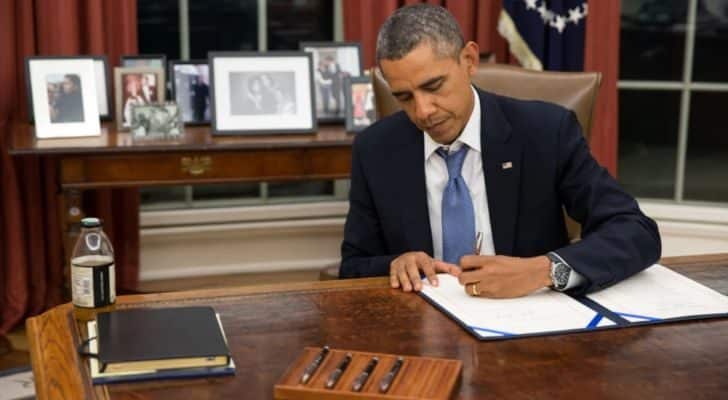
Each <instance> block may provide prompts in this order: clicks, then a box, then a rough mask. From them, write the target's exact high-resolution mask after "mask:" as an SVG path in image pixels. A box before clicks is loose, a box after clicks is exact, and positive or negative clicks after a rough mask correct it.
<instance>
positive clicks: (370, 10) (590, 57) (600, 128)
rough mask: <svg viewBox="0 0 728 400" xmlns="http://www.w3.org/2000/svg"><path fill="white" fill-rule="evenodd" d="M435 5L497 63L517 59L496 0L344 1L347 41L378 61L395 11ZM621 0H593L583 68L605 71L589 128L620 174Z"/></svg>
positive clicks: (602, 156) (594, 144) (603, 157)
mask: <svg viewBox="0 0 728 400" xmlns="http://www.w3.org/2000/svg"><path fill="white" fill-rule="evenodd" d="M423 2H427V3H434V4H440V5H443V6H445V7H446V8H447V9H448V10H450V12H452V14H453V15H454V16H455V18H457V20H458V22H459V23H460V26H461V27H462V29H463V35H465V40H473V41H475V42H476V43H478V45H480V49H481V51H490V52H493V53H495V55H496V60H497V62H499V63H509V62H511V61H512V60H513V58H512V57H510V56H509V54H508V45H507V43H506V41H505V40H504V39H503V38H501V36H500V35H499V34H498V31H497V27H498V16H499V15H500V11H501V2H500V1H496V0H457V1H443V0H429V1H419V0H383V1H379V0H359V1H357V0H348V1H346V2H345V3H344V4H345V6H344V27H345V32H344V33H345V36H346V40H351V41H359V42H361V43H362V53H363V55H364V66H365V67H366V68H369V67H371V66H372V65H373V64H374V54H375V51H376V40H377V32H378V30H379V27H380V26H381V25H382V23H383V22H384V20H385V19H386V18H387V16H389V15H390V14H391V13H392V12H393V11H394V10H395V9H397V8H398V7H401V6H403V5H406V4H413V3H423ZM619 7H620V5H619V1H618V0H603V1H602V0H599V1H590V2H589V16H588V17H587V29H586V38H585V41H584V42H585V47H586V48H585V55H584V70H585V71H599V72H601V73H602V86H601V88H600V91H599V96H598V98H597V103H596V105H595V108H594V116H593V122H592V132H591V137H592V138H591V149H592V153H593V154H594V157H595V158H596V159H597V160H598V161H599V162H600V163H601V164H602V165H604V166H605V167H606V168H607V169H608V170H609V172H611V173H612V175H614V176H616V174H617V122H618V119H617V118H618V113H617V111H618V107H617V77H618V73H619V23H620V20H619V10H620V8H619Z"/></svg>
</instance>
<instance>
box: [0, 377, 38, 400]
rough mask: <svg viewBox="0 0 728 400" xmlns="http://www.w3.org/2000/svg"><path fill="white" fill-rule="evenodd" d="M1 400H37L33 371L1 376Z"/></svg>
mask: <svg viewBox="0 0 728 400" xmlns="http://www.w3.org/2000/svg"><path fill="white" fill-rule="evenodd" d="M0 388H2V390H0V400H21V399H35V384H34V383H33V371H25V372H19V373H17V374H11V375H6V376H0Z"/></svg>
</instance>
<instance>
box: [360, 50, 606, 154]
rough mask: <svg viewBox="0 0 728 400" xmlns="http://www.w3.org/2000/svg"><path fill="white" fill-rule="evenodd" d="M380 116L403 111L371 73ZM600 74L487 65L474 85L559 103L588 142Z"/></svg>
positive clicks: (375, 71) (378, 76)
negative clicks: (576, 123) (575, 120)
mask: <svg viewBox="0 0 728 400" xmlns="http://www.w3.org/2000/svg"><path fill="white" fill-rule="evenodd" d="M371 76H372V84H373V87H374V96H375V99H376V107H377V115H379V116H380V117H385V116H387V115H390V114H392V113H395V112H397V111H399V110H400V107H399V104H397V100H396V99H395V98H394V97H393V96H392V94H391V92H390V90H389V85H388V84H387V81H386V80H384V77H383V76H382V73H381V71H379V69H378V68H373V71H372V73H371ZM601 79H602V75H601V74H600V73H598V72H557V71H532V70H528V69H524V68H520V67H516V66H512V65H505V64H493V63H484V64H481V65H480V66H479V67H478V71H477V72H476V73H475V74H474V75H473V77H472V82H473V84H474V85H475V86H477V87H479V88H481V89H483V90H485V91H488V92H492V93H496V94H499V95H502V96H509V97H515V98H518V99H524V100H543V101H548V102H551V103H556V104H559V105H561V106H563V107H566V108H568V109H570V110H572V111H574V113H575V114H576V118H577V119H578V120H579V123H580V124H581V128H582V131H583V132H584V136H586V138H587V141H588V140H589V137H590V133H591V117H592V110H593V108H594V100H595V99H596V96H597V92H598V90H599V84H600V83H601Z"/></svg>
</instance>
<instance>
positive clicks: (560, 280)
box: [554, 263, 571, 288]
mask: <svg viewBox="0 0 728 400" xmlns="http://www.w3.org/2000/svg"><path fill="white" fill-rule="evenodd" d="M569 273H571V268H569V267H567V266H566V265H564V264H561V263H558V264H556V267H555V268H554V286H555V287H557V288H563V287H565V286H566V284H567V283H569Z"/></svg>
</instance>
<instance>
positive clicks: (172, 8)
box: [137, 0, 348, 210]
mask: <svg viewBox="0 0 728 400" xmlns="http://www.w3.org/2000/svg"><path fill="white" fill-rule="evenodd" d="M335 6H336V7H335ZM260 7H264V8H265V9H264V10H261V9H260ZM335 8H340V0H336V1H334V0H267V1H265V0H163V1H140V2H139V4H138V6H137V10H138V24H139V53H140V54H166V55H167V60H175V59H206V58H207V52H208V51H237V50H252V51H255V50H258V49H260V50H265V49H271V50H297V49H298V44H299V42H301V41H330V40H335V39H339V40H340V39H341V33H338V34H335V31H337V29H336V28H335V27H336V23H335V22H338V24H339V25H340V21H335V18H334V17H335V14H336V12H335V11H334V10H335ZM261 11H264V12H261ZM337 18H338V17H337ZM261 31H262V33H261ZM338 31H339V32H340V31H341V29H340V27H339V29H338ZM261 34H262V35H263V36H264V37H261V36H260V35H261ZM347 192H348V181H346V180H341V181H331V180H322V181H305V182H259V183H235V184H217V185H196V186H174V187H152V188H142V189H141V202H142V210H156V209H175V208H195V207H217V206H221V207H229V206H242V205H258V204H270V203H286V202H289V203H290V202H310V201H321V200H334V199H339V200H343V199H345V198H346V194H347Z"/></svg>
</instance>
